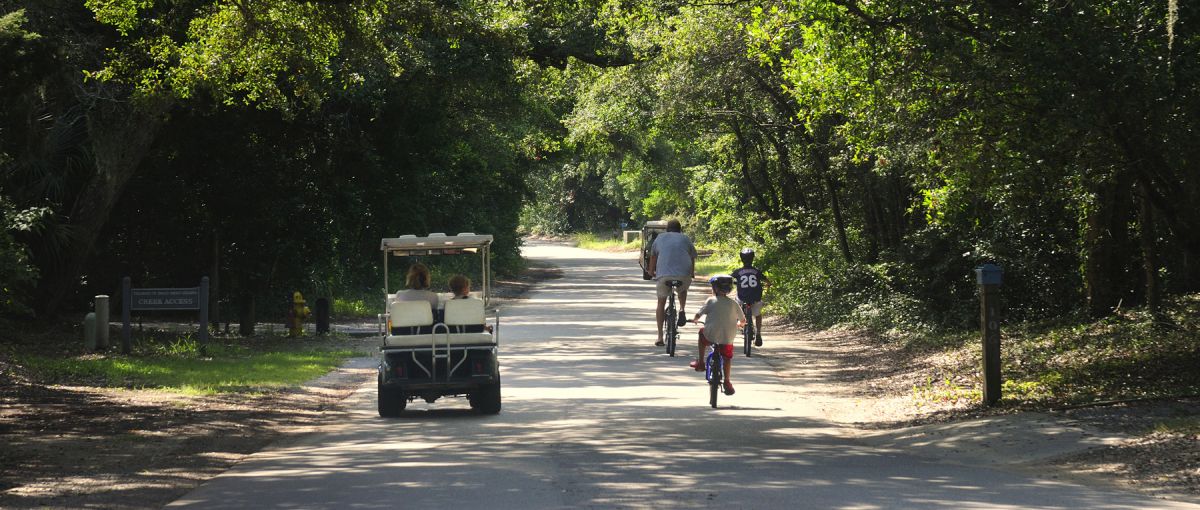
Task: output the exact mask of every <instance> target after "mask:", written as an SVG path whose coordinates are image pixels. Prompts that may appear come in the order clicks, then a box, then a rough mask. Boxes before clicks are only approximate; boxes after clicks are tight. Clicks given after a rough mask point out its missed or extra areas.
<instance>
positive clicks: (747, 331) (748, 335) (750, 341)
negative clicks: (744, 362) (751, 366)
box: [742, 322, 754, 358]
mask: <svg viewBox="0 0 1200 510" xmlns="http://www.w3.org/2000/svg"><path fill="white" fill-rule="evenodd" d="M742 338H743V339H744V340H745V342H744V343H745V347H744V348H743V350H744V351H745V353H746V357H747V358H749V357H750V349H751V348H752V347H753V346H754V326H751V325H750V323H749V322H747V323H746V327H744V328H742Z"/></svg>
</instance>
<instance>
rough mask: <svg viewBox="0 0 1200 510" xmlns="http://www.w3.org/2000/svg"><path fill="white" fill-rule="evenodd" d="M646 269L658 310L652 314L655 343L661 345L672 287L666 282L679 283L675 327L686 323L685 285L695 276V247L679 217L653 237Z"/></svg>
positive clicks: (686, 288)
mask: <svg viewBox="0 0 1200 510" xmlns="http://www.w3.org/2000/svg"><path fill="white" fill-rule="evenodd" d="M646 272H647V273H649V274H650V276H651V277H652V278H654V280H655V287H656V288H657V291H658V309H657V310H656V311H655V313H654V318H655V320H657V322H658V341H657V342H655V343H654V345H657V346H662V345H663V320H665V318H666V315H667V313H666V311H665V309H666V306H667V296H668V295H669V294H670V293H671V287H669V286H667V282H668V281H671V280H678V281H680V282H682V285H680V286H679V290H678V291H677V293H678V295H679V320H678V322H676V325H677V326H682V325H684V324H686V323H687V316H685V315H684V313H683V305H684V304H686V303H687V291H688V287H689V286H691V284H692V278H695V277H696V247H695V245H693V244H692V239H691V238H689V237H688V236H686V235H684V234H683V227H682V225H680V224H679V220H676V219H672V220H669V221H667V231H666V232H663V233H661V234H659V235H658V237H657V238H656V239H654V244H653V245H651V247H650V264H649V267H647V268H646Z"/></svg>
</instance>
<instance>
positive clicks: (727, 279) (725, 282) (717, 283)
mask: <svg viewBox="0 0 1200 510" xmlns="http://www.w3.org/2000/svg"><path fill="white" fill-rule="evenodd" d="M708 283H709V284H710V285H712V288H713V289H716V290H719V291H721V292H729V291H731V290H733V277H732V276H729V275H727V274H719V275H715V276H713V277H712V278H709V279H708Z"/></svg>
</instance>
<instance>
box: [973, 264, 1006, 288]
mask: <svg viewBox="0 0 1200 510" xmlns="http://www.w3.org/2000/svg"><path fill="white" fill-rule="evenodd" d="M1003 276H1004V269H1002V268H1001V267H1000V266H997V265H995V264H984V265H982V266H979V267H977V268H975V281H976V282H978V283H979V284H980V285H1000V280H1001V279H1002V277H1003Z"/></svg>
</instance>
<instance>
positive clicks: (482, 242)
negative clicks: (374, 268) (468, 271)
mask: <svg viewBox="0 0 1200 510" xmlns="http://www.w3.org/2000/svg"><path fill="white" fill-rule="evenodd" d="M491 246H492V236H490V235H478V234H473V233H462V234H459V235H455V236H448V235H445V234H429V235H428V236H424V237H419V236H415V235H403V236H400V237H385V238H384V239H383V240H382V241H380V243H379V249H380V250H381V251H383V293H384V294H385V295H386V294H389V293H391V286H390V285H389V281H388V259H389V258H390V257H389V255H390V256H399V257H412V256H424V255H460V254H463V253H478V254H479V258H480V266H481V267H480V274H481V275H482V276H481V279H482V280H483V282H482V283H481V287H482V289H481V290H482V293H483V303H484V306H488V305H489V304H490V303H491V296H492V259H491Z"/></svg>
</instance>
